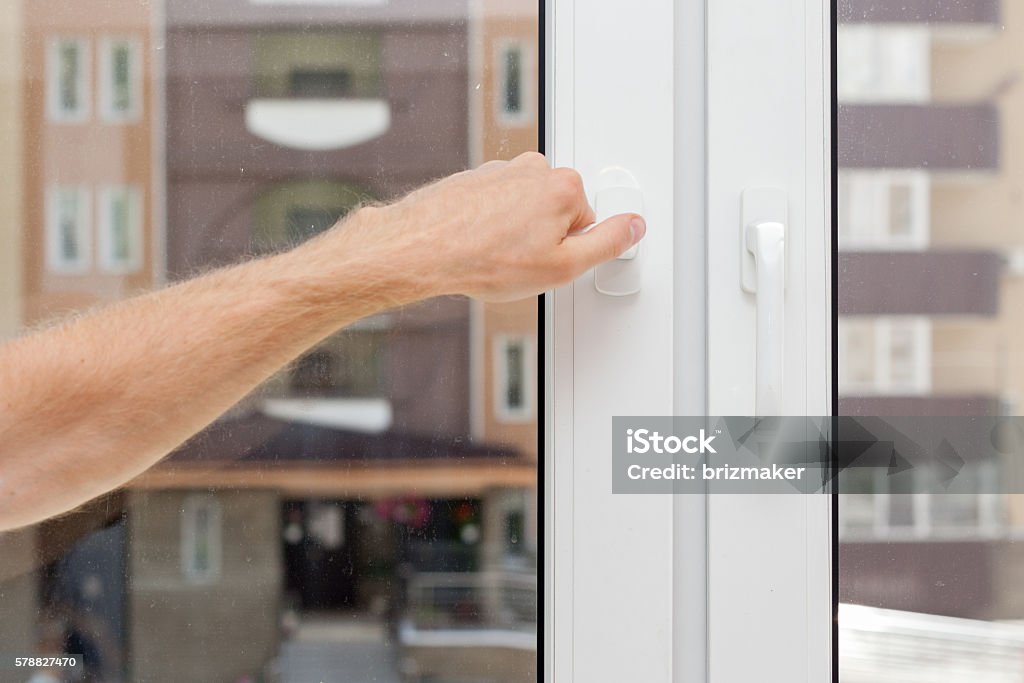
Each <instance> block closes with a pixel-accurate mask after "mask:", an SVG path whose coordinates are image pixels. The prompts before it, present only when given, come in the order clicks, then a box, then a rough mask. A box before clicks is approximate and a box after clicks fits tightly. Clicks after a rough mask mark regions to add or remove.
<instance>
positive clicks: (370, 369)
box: [0, 0, 540, 683]
mask: <svg viewBox="0 0 1024 683" xmlns="http://www.w3.org/2000/svg"><path fill="white" fill-rule="evenodd" d="M4 8H5V10H6V9H12V10H13V11H11V12H4V13H0V38H2V39H0V84H2V85H3V87H4V88H5V92H7V93H8V94H10V95H11V96H10V97H7V98H4V99H3V100H2V101H0V165H3V167H4V172H3V173H0V177H3V178H5V179H12V181H13V182H9V183H4V184H3V186H2V187H0V237H2V238H3V239H0V244H2V245H3V247H2V248H0V259H2V261H0V340H3V339H6V338H10V337H12V336H15V335H17V334H20V333H21V332H22V331H23V330H26V329H29V328H32V327H37V326H39V325H42V324H47V323H48V322H51V321H54V320H58V319H60V318H61V317H62V316H66V315H69V314H74V313H75V312H76V311H81V310H84V309H87V308H90V307H94V306H98V305H104V304H110V303H114V302H117V301H119V300H122V299H124V298H127V297H128V296H130V295H131V294H132V293H133V292H137V291H139V290H144V289H151V288H156V287H160V286H162V285H164V284H165V283H173V282H175V281H178V280H181V279H184V278H187V277H189V276H190V275H191V274H193V273H195V272H197V271H201V270H204V269H209V268H213V267H217V266H220V265H225V264H230V263H233V262H236V261H240V260H243V259H247V258H252V257H258V256H260V255H262V254H267V253H271V252H276V251H280V250H282V249H286V248H289V247H290V246H292V245H295V244H298V243H300V242H302V241H304V240H306V239H309V238H310V237H312V236H314V235H316V234H318V233H320V232H322V231H324V230H328V229H330V228H331V227H332V226H333V225H334V224H335V223H336V222H337V221H338V220H339V219H343V218H344V217H345V216H346V215H347V214H348V213H349V212H350V211H352V210H353V209H354V208H356V207H358V206H359V205H360V204H363V203H369V202H387V201H389V200H392V199H395V198H397V197H399V196H402V195H403V194H404V193H406V192H407V191H409V190H411V189H412V188H414V187H417V186H419V185H421V184H424V183H427V182H429V181H432V180H434V179H436V178H439V177H442V176H444V175H447V174H451V173H455V172H458V171H461V170H463V169H466V168H469V167H473V166H476V165H479V164H481V163H483V162H484V161H487V160H489V159H493V158H505V159H508V158H512V157H513V156H516V155H518V154H519V153H521V152H525V151H528V150H532V149H536V145H537V138H538V127H537V122H538V119H539V116H538V111H537V106H538V103H539V101H540V98H539V93H538V91H537V87H538V83H539V81H540V79H539V75H538V73H537V69H538V67H539V64H540V62H539V55H538V32H539V27H538V17H537V3H536V2H533V1H532V0H529V1H527V0H482V1H480V2H467V1H466V0H425V1H422V0H379V1H378V0H318V1H317V2H294V1H288V0H201V1H200V0H177V1H176V2H165V1H164V0H148V1H146V2H139V1H138V0H82V1H81V2H74V3H66V2H56V1H53V0H45V1H42V0H32V2H29V1H28V0H24V1H20V0H18V1H15V2H12V3H7V4H5V5H4ZM509 46H514V49H509ZM92 74H95V78H93V77H92ZM325 102H327V103H330V104H331V111H332V112H333V113H332V114H331V117H330V118H329V119H324V120H323V121H322V126H320V127H319V129H318V130H309V128H308V127H307V129H306V130H303V131H300V132H302V136H300V137H301V140H297V138H296V134H295V133H296V128H297V126H296V123H295V122H297V121H299V122H301V121H307V120H309V119H308V118H307V116H308V114H309V112H310V111H314V112H315V111H322V109H317V108H318V107H322V106H323V105H324V103H325ZM91 103H96V106H95V107H92V105H91ZM496 104H500V106H496ZM53 112H56V113H57V114H58V115H53V114H52V113H53ZM62 113H63V114H75V116H74V117H71V116H63V117H62V116H60V114H62ZM509 114H514V116H513V117H511V118H509V116H508V115H509ZM71 124H73V125H71ZM300 125H301V124H300ZM11 245H13V246H11ZM505 340H512V343H508V344H505V343H504V341H505ZM538 348H539V343H538V340H537V303H536V301H535V300H528V301H523V302H517V303H512V304H503V305H484V304H479V303H476V302H470V301H469V300H467V299H465V298H461V297H449V298H443V299H436V300H431V301H427V302H423V303H420V304H417V305H413V306H409V307H406V308H404V309H401V310H395V311H388V312H386V313H382V314H379V315H376V316H373V317H371V318H368V319H365V320H361V321H359V322H357V323H355V324H353V325H351V326H350V327H349V328H347V329H345V330H342V331H340V332H339V333H337V334H335V335H333V336H331V337H330V338H328V339H325V340H324V341H323V342H322V343H320V344H318V345H317V346H316V347H315V348H312V349H310V350H309V351H308V352H307V353H305V354H304V355H303V356H302V357H301V358H299V359H297V360H296V361H295V362H294V363H292V364H290V365H289V366H288V367H286V368H284V369H282V370H281V371H280V372H279V373H278V374H277V375H276V376H274V377H273V378H272V379H271V380H269V381H268V382H267V383H266V384H265V385H264V386H262V387H260V388H259V390H257V391H255V392H253V393H252V394H251V395H249V396H247V397H246V398H245V399H244V400H243V401H241V402H240V403H239V404H238V405H236V406H235V407H234V408H233V409H232V410H231V411H229V413H228V414H226V415H224V416H223V417H222V418H221V419H219V420H218V421H217V422H216V423H214V424H213V425H212V426H210V427H209V428H208V429H207V430H205V431H204V432H203V433H202V434H201V435H199V436H198V437H196V438H195V439H193V440H191V441H189V442H188V443H187V444H185V445H183V446H182V447H180V448H179V449H178V450H176V451H175V452H174V453H172V454H170V455H169V456H168V457H167V458H165V459H164V460H163V461H162V462H161V463H159V464H158V465H157V466H156V467H154V468H153V469H152V470H150V471H149V472H147V473H145V474H143V475H142V476H140V477H139V478H138V479H136V480H134V481H133V482H131V483H130V484H129V485H127V486H126V487H124V488H123V489H121V490H118V491H116V492H114V493H112V494H110V495H108V496H105V497H104V498H102V499H100V500H96V501H93V502H92V503H90V504H88V505H86V506H85V507H83V508H82V509H80V510H78V511H76V512H75V513H73V514H70V515H67V516H65V517H61V518H59V519H53V520H49V521H47V522H45V523H43V524H40V525H38V526H36V527H33V528H30V529H24V530H20V531H17V532H11V533H6V534H0V652H3V653H8V652H10V653H25V654H29V655H32V654H58V653H61V652H67V653H75V654H80V655H82V657H83V659H84V667H83V669H82V670H81V671H80V674H81V678H75V679H74V680H90V681H106V682H113V681H129V680H146V681H154V682H159V681H168V682H172V681H173V682H174V683H179V682H180V681H257V680H259V681H281V682H283V683H286V682H296V683H305V682H308V681H344V682H346V683H369V682H370V681H376V682H378V683H399V682H400V681H401V682H404V681H433V682H435V683H526V682H527V681H535V680H536V679H537V648H536V633H537V602H538V598H537V590H538V588H537V543H538V532H537V519H538V510H537V472H538V468H537V461H538V452H537V417H536V405H537V392H538V382H537V377H536V369H537V367H538V363H537V362H536V354H537V349H538ZM510 416H511V417H512V418H514V419H510ZM125 428H126V429H128V428H130V426H126V427H125ZM24 674H25V675H24V676H20V677H19V678H18V680H28V679H29V678H30V677H32V676H35V678H32V680H40V681H41V680H44V676H45V675H46V674H47V672H44V671H25V672H24ZM7 675H8V674H7V673H0V679H3V680H5V681H6V680H8V678H5V676H7ZM56 675H57V676H58V678H53V679H51V678H45V680H58V679H59V675H60V673H59V672H56ZM62 680H63V679H62ZM67 680H71V679H70V678H68V679H67Z"/></svg>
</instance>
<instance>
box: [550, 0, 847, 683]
mask: <svg viewBox="0 0 1024 683" xmlns="http://www.w3.org/2000/svg"><path fill="white" fill-rule="evenodd" d="M829 11H830V10H829V8H828V3H816V2H810V1H809V0H779V1H778V2H772V3H751V2H749V0H716V1H715V2H713V3H706V2H704V0H680V1H679V2H676V3H667V2H659V1H657V0H638V1H637V2H633V3H611V2H598V3H589V2H583V0H554V1H553V2H550V3H548V6H547V14H546V17H545V19H546V24H547V36H546V40H547V42H546V60H545V61H546V63H545V73H546V77H547V80H546V98H545V101H546V140H545V145H546V149H545V151H546V152H547V154H548V157H549V160H550V161H551V163H552V164H553V165H555V166H573V167H575V168H576V169H577V170H579V171H580V172H581V174H582V176H583V179H584V183H585V184H586V186H587V190H588V193H589V194H590V197H591V200H593V193H594V191H595V187H594V185H595V184H596V183H597V182H599V178H600V172H601V170H602V169H604V168H607V167H609V166H618V167H623V168H626V169H628V170H629V171H630V172H631V173H632V175H633V176H634V177H635V178H636V180H637V182H638V184H639V185H640V187H641V191H642V194H643V201H644V214H645V217H646V219H647V223H648V231H647V236H646V237H645V239H644V242H643V244H642V246H641V254H642V257H643V258H644V265H643V273H642V284H641V291H640V293H639V294H637V295H634V296H632V297H619V298H616V297H607V296H604V295H601V294H599V293H598V292H596V290H595V288H594V284H593V274H586V275H584V276H583V277H581V278H580V279H578V280H577V281H576V282H574V283H573V284H572V285H570V286H568V287H565V288H562V289H559V290H557V291H555V292H552V293H549V294H548V295H547V296H546V302H545V314H546V318H545V334H546V340H545V371H546V401H545V406H546V413H545V420H544V424H545V441H546V447H545V452H546V457H545V472H544V476H545V481H546V485H545V494H546V500H545V510H546V514H545V543H546V548H545V550H546V557H547V562H546V566H545V587H546V591H547V592H546V595H547V597H546V599H545V643H544V645H545V652H546V657H545V662H544V663H545V670H544V674H545V679H544V680H545V681H548V682H551V681H555V682H557V683H574V682H580V683H582V682H584V681H585V682H586V683H605V682H607V683H611V682H613V681H614V682H616V683H617V682H619V681H623V680H635V681H645V682H647V683H669V682H672V683H682V682H684V681H685V682H686V683H694V682H697V683H703V682H708V683H736V682H738V681H748V680H771V681H787V683H790V682H794V683H821V682H823V681H829V680H831V678H832V662H833V652H832V646H833V643H832V628H833V622H834V620H833V594H832V591H833V586H832V585H831V576H832V563H831V559H832V548H833V533H834V530H833V529H832V527H831V519H832V509H831V497H830V496H827V495H816V496H800V495H792V496H789V495H775V496H770V495H769V496H752V495H746V496H723V495H718V496H694V495H683V496H675V497H672V496H661V495H647V496H639V495H638V496H624V495H612V494H611V471H610V459H611V454H610V439H609V435H610V433H611V417H612V416H614V415H672V414H678V415H701V414H710V415H752V414H753V410H754V395H755V387H754V383H753V380H754V377H755V371H754V370H755V368H754V358H755V356H756V347H755V344H756V341H755V338H756V335H755V333H754V326H755V302H754V300H753V298H752V296H751V295H750V294H747V293H746V292H744V291H743V290H742V288H741V286H740V264H741V257H742V253H743V252H742V245H741V243H740V236H741V235H742V230H741V225H740V223H741V219H740V200H741V196H742V193H743V191H744V190H745V189H747V188H750V187H773V188H776V189H779V190H782V191H784V192H785V193H786V195H787V197H788V201H787V204H788V213H789V216H788V224H787V232H788V235H787V259H788V261H789V266H788V273H787V286H786V294H785V305H786V329H785V368H784V374H785V377H786V385H785V394H784V396H783V403H782V406H783V412H784V413H785V414H792V415H829V414H831V410H832V406H831V395H832V389H831V388H832V377H831V333H830V329H831V308H830V302H831V298H830V291H829V283H830V282H831V256H830V255H831V253H832V252H831V249H832V244H831V206H830V196H831V193H830V187H831V182H832V180H831V156H830V150H831V115H830V112H831V107H830V93H831V82H830V78H831V44H830V35H831V17H830V15H829ZM610 45H614V46H615V49H613V50H612V49H609V46H610Z"/></svg>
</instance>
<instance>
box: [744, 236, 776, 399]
mask: <svg viewBox="0 0 1024 683" xmlns="http://www.w3.org/2000/svg"><path fill="white" fill-rule="evenodd" d="M747 249H748V250H749V251H750V252H751V253H752V254H753V255H754V267H755V269H756V270H757V275H756V280H757V359H756V363H757V370H756V378H757V379H756V382H757V385H756V389H755V391H756V394H755V398H754V410H755V412H756V414H757V415H758V416H770V415H779V414H780V413H781V409H782V368H783V364H784V362H785V358H786V356H785V347H784V344H783V340H784V339H785V332H786V320H785V316H786V305H785V301H786V290H785V287H786V276H785V273H786V226H785V225H783V224H782V223H776V222H765V223H755V224H754V225H749V226H747Z"/></svg>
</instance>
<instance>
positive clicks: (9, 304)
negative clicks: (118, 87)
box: [0, 0, 36, 652]
mask: <svg viewBox="0 0 1024 683" xmlns="http://www.w3.org/2000/svg"><path fill="white" fill-rule="evenodd" d="M21 31H22V11H21V0H3V1H2V2H0V88H2V89H3V91H4V92H7V93H17V92H18V91H19V89H20V88H21V82H22V70H21V69H22V67H21V59H22V56H21ZM22 127H23V118H22V107H21V98H20V97H17V96H13V97H4V98H2V99H0V169H2V170H0V178H5V179H18V178H19V177H20V175H21V172H22V165H21V156H22V152H23V147H22V145H23V140H22V135H23V133H22ZM21 210H22V204H21V183H20V182H11V181H8V182H4V183H0V244H2V245H4V247H3V248H0V343H3V341H4V340H6V339H9V338H11V337H12V336H14V335H15V334H17V333H18V331H19V330H20V321H21V287H22V282H21V272H22V271H21V252H20V250H19V244H20V243H21V239H22V229H21ZM34 541H35V534H34V532H32V531H23V532H18V533H13V534H2V535H0V596H2V600H3V606H2V608H0V610H2V612H3V617H4V618H0V643H5V647H6V648H9V649H12V650H16V651H21V652H33V651H34V650H35V646H36V640H35V631H36V629H35V615H36V577H35V575H34V573H33V572H32V571H31V568H32V558H33V555H34V552H33V551H34Z"/></svg>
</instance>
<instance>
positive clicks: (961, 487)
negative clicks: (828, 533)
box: [840, 461, 1005, 540]
mask: <svg viewBox="0 0 1024 683" xmlns="http://www.w3.org/2000/svg"><path fill="white" fill-rule="evenodd" d="M940 477H942V473H940V472H938V471H937V470H936V469H935V468H933V467H929V466H927V465H920V466H917V467H916V468H915V469H914V470H913V471H910V472H905V473H903V475H901V476H892V475H890V474H889V473H888V471H887V470H885V469H884V468H857V467H854V468H850V469H847V470H844V471H843V473H842V474H841V475H840V481H841V488H842V490H843V491H844V494H843V505H844V507H845V508H846V511H844V513H843V519H842V527H841V532H842V533H843V535H844V536H845V537H846V538H848V539H850V540H856V539H857V538H858V537H871V536H874V537H896V538H908V539H910V538H934V537H955V538H964V537H970V538H974V537H978V536H985V535H992V534H995V533H998V532H999V531H1000V530H1001V529H1002V528H1003V527H1004V526H1005V522H1004V512H1003V510H1002V506H1001V502H1000V497H999V495H998V494H997V493H996V491H997V490H998V485H997V482H998V466H997V464H996V463H995V462H991V461H984V462H968V463H966V464H965V465H964V466H963V468H962V469H961V470H960V472H959V473H958V474H957V475H956V485H955V486H956V489H957V492H956V493H934V491H935V490H936V489H937V488H939V486H938V483H937V482H939V481H940V479H939V478H940Z"/></svg>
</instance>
